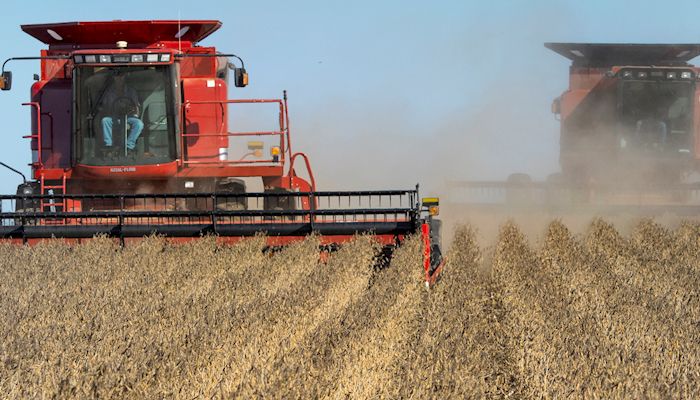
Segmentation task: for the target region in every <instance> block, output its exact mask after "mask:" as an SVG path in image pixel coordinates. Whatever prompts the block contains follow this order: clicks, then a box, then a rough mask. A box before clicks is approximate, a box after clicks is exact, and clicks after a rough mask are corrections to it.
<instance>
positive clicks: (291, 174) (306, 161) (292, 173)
mask: <svg viewBox="0 0 700 400" xmlns="http://www.w3.org/2000/svg"><path fill="white" fill-rule="evenodd" d="M297 157H302V158H303V159H304V164H306V172H308V174H309V180H310V181H311V182H310V183H311V191H312V192H315V191H316V179H314V173H313V172H312V171H311V163H310V162H309V157H308V156H307V155H306V154H304V153H294V155H292V156H291V157H290V159H289V173H288V175H289V187H290V188H291V187H292V178H293V177H294V176H295V175H296V172H295V171H294V161H295V160H296V158H297Z"/></svg>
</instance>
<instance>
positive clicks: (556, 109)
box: [552, 97, 561, 115]
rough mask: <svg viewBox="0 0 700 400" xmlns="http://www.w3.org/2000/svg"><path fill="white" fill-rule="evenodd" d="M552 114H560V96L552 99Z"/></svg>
mask: <svg viewBox="0 0 700 400" xmlns="http://www.w3.org/2000/svg"><path fill="white" fill-rule="evenodd" d="M552 114H554V115H559V114H561V97H557V98H556V99H554V100H553V101H552Z"/></svg>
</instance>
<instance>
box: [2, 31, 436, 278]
mask: <svg viewBox="0 0 700 400" xmlns="http://www.w3.org/2000/svg"><path fill="white" fill-rule="evenodd" d="M220 27H221V22H219V21H214V20H206V21H202V20H181V21H107V22H69V23H56V24H40V25H23V26H22V30H24V31H25V32H26V33H28V34H29V35H31V36H33V37H34V38H36V39H38V40H40V41H42V42H43V43H44V44H46V45H47V46H48V48H47V49H44V50H42V52H41V55H40V56H37V57H12V58H10V59H8V60H7V61H5V63H4V64H3V65H2V74H1V75H0V89H2V90H10V89H11V88H12V78H13V77H12V73H11V72H10V71H8V70H6V69H5V67H6V66H8V65H9V64H10V63H12V64H15V63H19V62H24V61H26V60H38V61H40V63H41V75H40V76H38V79H37V80H36V82H34V83H33V84H32V88H31V98H30V100H29V101H28V102H26V103H24V105H26V106H27V107H28V108H29V111H30V113H31V130H30V131H29V133H28V134H26V135H25V136H24V138H26V139H28V141H29V147H30V149H31V159H32V161H31V163H30V164H29V165H30V167H31V178H30V179H25V180H24V183H22V184H20V185H19V186H18V188H17V192H16V194H14V195H6V196H0V199H1V200H2V204H1V205H2V209H1V210H0V220H1V222H2V224H1V225H0V238H2V239H4V240H8V241H14V242H18V243H33V242H36V241H38V240H44V239H49V238H61V239H64V240H68V241H75V242H79V241H82V240H88V239H90V238H92V237H94V236H95V235H106V236H109V237H113V238H117V239H119V240H120V241H121V242H122V243H127V242H129V241H132V240H138V239H139V238H142V237H143V236H144V235H151V234H156V235H163V236H167V237H170V238H173V239H174V240H180V241H184V240H192V239H196V238H199V237H201V236H202V235H207V234H211V235H216V236H217V237H218V238H219V239H218V240H221V241H227V242H235V241H238V240H241V239H242V238H245V237H249V236H253V235H257V234H259V233H265V234H266V237H267V241H268V245H269V246H283V245H286V244H288V243H291V242H294V241H298V240H302V239H303V238H304V237H306V236H307V235H310V234H319V235H321V242H322V245H327V246H329V247H332V246H333V245H335V244H340V243H343V242H347V241H349V240H351V239H352V238H353V236H354V235H356V234H363V233H371V234H373V235H375V237H376V238H377V240H378V241H379V242H380V243H381V244H382V245H383V246H385V247H388V248H393V247H395V246H397V245H399V244H401V243H402V242H403V240H404V239H405V238H406V237H407V236H409V235H417V234H422V235H424V238H425V240H426V242H425V243H426V257H427V258H426V260H427V261H426V263H425V268H426V281H427V282H428V281H429V282H430V283H433V282H434V281H435V280H436V279H437V275H438V274H439V270H440V268H439V265H440V263H441V260H442V257H441V256H440V249H439V222H437V220H436V219H434V216H435V215H434V214H435V213H432V214H431V213H430V212H429V210H434V211H436V210H437V208H436V207H437V204H436V203H435V202H433V203H435V204H433V203H430V204H431V205H427V206H425V207H427V208H425V207H424V206H423V205H422V204H421V203H420V202H419V201H418V200H419V198H418V188H417V187H416V189H415V190H383V191H334V192H330V191H321V190H318V188H317V187H316V181H315V178H314V174H313V171H312V169H311V163H310V161H309V157H308V156H307V155H306V154H305V153H302V152H298V151H294V150H293V149H292V140H291V130H290V119H289V108H288V98H287V93H286V91H285V92H283V96H282V98H279V99H277V98H266V99H240V98H234V99H230V98H229V97H228V93H229V88H231V89H233V90H236V89H234V88H242V87H245V86H247V85H248V83H249V82H248V72H247V71H246V68H245V64H244V61H243V59H242V58H241V57H239V56H237V55H235V54H232V53H223V52H220V51H218V50H217V49H216V48H215V47H213V46H201V45H199V42H200V41H202V40H203V39H205V38H206V37H208V36H209V35H211V34H212V33H214V32H215V31H216V30H218V29H219V28H220ZM242 106H247V107H252V106H255V107H263V108H264V107H266V108H267V109H268V111H271V112H273V113H276V118H275V120H274V124H273V128H270V129H267V130H261V131H251V130H240V128H239V129H236V128H237V126H236V125H235V122H236V121H238V120H240V119H235V118H232V115H233V114H234V113H236V112H237V113H242V112H243V111H242V110H241V108H242ZM255 181H257V182H255ZM251 184H257V186H258V187H262V190H260V189H258V191H256V192H253V191H249V190H248V187H249V185H251ZM431 207H433V208H431ZM425 227H429V229H427V231H425V232H424V230H425V229H426V228H425ZM436 238H437V239H436Z"/></svg>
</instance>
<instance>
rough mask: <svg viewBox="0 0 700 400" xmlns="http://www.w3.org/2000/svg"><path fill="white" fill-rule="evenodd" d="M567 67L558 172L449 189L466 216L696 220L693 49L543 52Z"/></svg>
mask: <svg viewBox="0 0 700 400" xmlns="http://www.w3.org/2000/svg"><path fill="white" fill-rule="evenodd" d="M545 46H546V47H547V48H549V49H551V50H553V51H555V52H557V53H559V54H561V55H562V56H564V57H566V58H568V59H570V60H571V67H570V70H569V71H570V72H569V74H570V78H569V89H568V90H567V91H566V92H564V93H563V94H562V95H561V96H560V97H559V98H557V99H555V100H554V102H553V104H552V112H553V113H554V114H555V116H556V117H557V118H558V119H559V120H560V121H561V134H560V158H559V161H560V165H561V172H560V173H556V174H552V175H550V176H549V177H548V179H547V180H546V181H544V182H535V181H533V180H532V179H531V178H530V177H529V176H528V175H526V174H520V173H518V174H513V175H511V176H510V177H509V178H508V180H507V181H506V182H484V181H473V182H450V183H449V186H450V190H451V193H450V199H451V201H453V202H460V203H468V204H470V205H471V206H472V208H474V209H503V208H504V207H505V208H507V209H508V210H520V211H525V212H529V211H532V210H547V211H551V212H555V213H556V212H567V213H568V212H572V211H581V212H595V213H598V214H617V213H632V214H639V215H653V214H660V213H667V212H671V213H674V214H678V215H698V214H700V182H699V181H700V176H699V175H698V173H699V172H700V88H698V85H697V82H698V74H699V73H700V69H699V68H697V67H695V66H693V65H690V64H689V63H688V62H689V61H690V60H691V59H693V58H695V57H697V56H698V55H700V45H685V44H680V45H647V44H577V43H546V44H545Z"/></svg>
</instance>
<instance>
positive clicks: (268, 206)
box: [264, 188, 297, 210]
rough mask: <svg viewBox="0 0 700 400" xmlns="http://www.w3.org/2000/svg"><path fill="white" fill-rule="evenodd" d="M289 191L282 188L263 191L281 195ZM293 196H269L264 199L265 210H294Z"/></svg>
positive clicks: (295, 206) (294, 198)
mask: <svg viewBox="0 0 700 400" xmlns="http://www.w3.org/2000/svg"><path fill="white" fill-rule="evenodd" d="M289 192H290V191H289V190H287V189H284V188H274V189H268V190H265V193H275V194H278V193H279V194H283V193H289ZM295 200H296V197H295V196H270V197H265V204H264V207H265V210H296V209H297V205H296V201H295Z"/></svg>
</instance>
